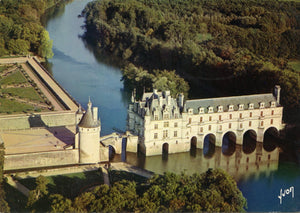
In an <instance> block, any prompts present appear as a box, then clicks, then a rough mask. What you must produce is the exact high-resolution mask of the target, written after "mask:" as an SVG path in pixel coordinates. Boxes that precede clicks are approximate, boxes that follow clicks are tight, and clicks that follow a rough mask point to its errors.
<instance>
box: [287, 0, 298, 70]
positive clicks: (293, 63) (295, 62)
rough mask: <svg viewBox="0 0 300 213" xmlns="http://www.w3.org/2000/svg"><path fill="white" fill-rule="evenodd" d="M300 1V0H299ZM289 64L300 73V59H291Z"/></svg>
mask: <svg viewBox="0 0 300 213" xmlns="http://www.w3.org/2000/svg"><path fill="white" fill-rule="evenodd" d="M299 1H300V0H299ZM289 65H290V66H291V67H292V68H293V69H294V70H296V71H297V72H298V73H300V60H296V59H295V60H290V61H289Z"/></svg>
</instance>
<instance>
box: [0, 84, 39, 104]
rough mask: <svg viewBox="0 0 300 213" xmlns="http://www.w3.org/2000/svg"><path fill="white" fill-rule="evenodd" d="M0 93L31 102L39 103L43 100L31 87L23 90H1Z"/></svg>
mask: <svg viewBox="0 0 300 213" xmlns="http://www.w3.org/2000/svg"><path fill="white" fill-rule="evenodd" d="M0 92H2V93H4V94H11V95H12V96H18V97H20V98H26V99H28V100H32V101H41V102H43V99H42V98H41V97H40V96H39V94H38V93H37V92H36V90H35V89H34V88H33V87H25V88H7V89H1V90H0Z"/></svg>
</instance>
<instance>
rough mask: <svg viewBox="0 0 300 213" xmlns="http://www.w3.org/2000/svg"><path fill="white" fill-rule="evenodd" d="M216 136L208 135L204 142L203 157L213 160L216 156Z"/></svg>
mask: <svg viewBox="0 0 300 213" xmlns="http://www.w3.org/2000/svg"><path fill="white" fill-rule="evenodd" d="M215 148H216V136H215V135H214V134H212V133H210V134H207V135H206V136H205V137H204V140H203V155H204V157H205V158H211V157H213V155H214V154H215Z"/></svg>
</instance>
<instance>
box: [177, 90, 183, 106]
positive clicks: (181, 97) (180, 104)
mask: <svg viewBox="0 0 300 213" xmlns="http://www.w3.org/2000/svg"><path fill="white" fill-rule="evenodd" d="M183 100H184V95H183V93H180V94H179V96H178V106H179V108H180V109H181V108H182V107H183Z"/></svg>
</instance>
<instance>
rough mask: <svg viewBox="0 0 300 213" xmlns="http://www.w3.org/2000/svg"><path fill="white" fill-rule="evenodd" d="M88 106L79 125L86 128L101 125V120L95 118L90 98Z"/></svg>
mask: <svg viewBox="0 0 300 213" xmlns="http://www.w3.org/2000/svg"><path fill="white" fill-rule="evenodd" d="M87 105H88V108H87V110H86V112H85V113H84V115H83V116H82V118H81V120H80V122H79V124H78V126H79V127H84V128H94V127H99V125H100V122H99V121H98V120H94V117H93V113H92V102H91V100H89V102H88V104H87Z"/></svg>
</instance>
